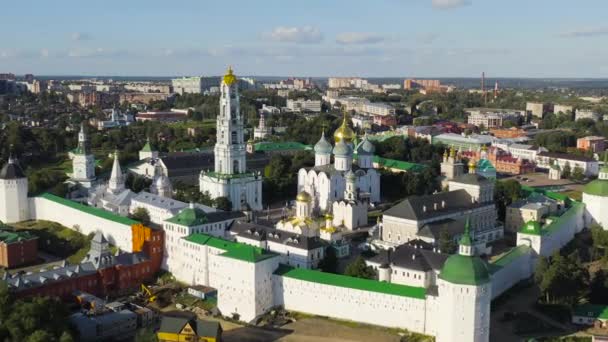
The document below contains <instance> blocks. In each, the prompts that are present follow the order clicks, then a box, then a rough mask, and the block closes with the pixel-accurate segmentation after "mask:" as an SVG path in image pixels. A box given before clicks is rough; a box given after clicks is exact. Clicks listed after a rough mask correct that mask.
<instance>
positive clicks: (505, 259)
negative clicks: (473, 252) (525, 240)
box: [491, 245, 532, 268]
mask: <svg viewBox="0 0 608 342" xmlns="http://www.w3.org/2000/svg"><path fill="white" fill-rule="evenodd" d="M531 250H532V248H530V246H526V245H519V246H517V247H514V248H511V249H510V250H509V251H508V252H506V253H504V254H503V255H501V256H500V257H498V258H497V259H495V260H494V261H493V262H492V263H491V265H492V266H498V267H500V268H502V267H505V266H507V265H509V264H510V263H512V262H513V261H514V260H516V259H517V258H519V257H520V256H522V255H524V254H527V253H530V251H531Z"/></svg>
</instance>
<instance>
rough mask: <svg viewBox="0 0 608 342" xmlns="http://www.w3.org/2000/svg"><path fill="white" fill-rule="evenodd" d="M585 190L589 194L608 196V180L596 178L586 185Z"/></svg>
mask: <svg viewBox="0 0 608 342" xmlns="http://www.w3.org/2000/svg"><path fill="white" fill-rule="evenodd" d="M583 192H584V193H586V194H589V195H595V196H603V197H608V180H606V179H596V180H594V181H593V182H590V183H589V184H587V185H585V188H584V189H583Z"/></svg>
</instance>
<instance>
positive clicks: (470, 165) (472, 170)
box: [469, 159, 475, 172]
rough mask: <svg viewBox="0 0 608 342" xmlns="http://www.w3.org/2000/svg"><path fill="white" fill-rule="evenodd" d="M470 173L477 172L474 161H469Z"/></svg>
mask: <svg viewBox="0 0 608 342" xmlns="http://www.w3.org/2000/svg"><path fill="white" fill-rule="evenodd" d="M469 172H475V162H474V161H473V159H471V161H469Z"/></svg>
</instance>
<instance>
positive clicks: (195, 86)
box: [171, 76, 204, 95]
mask: <svg viewBox="0 0 608 342" xmlns="http://www.w3.org/2000/svg"><path fill="white" fill-rule="evenodd" d="M171 85H172V86H173V91H174V92H176V93H178V94H180V95H183V94H201V93H202V92H203V91H204V89H203V78H202V77H200V76H195V77H181V78H174V79H172V80H171Z"/></svg>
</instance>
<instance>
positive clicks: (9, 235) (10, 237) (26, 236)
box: [0, 230, 37, 245]
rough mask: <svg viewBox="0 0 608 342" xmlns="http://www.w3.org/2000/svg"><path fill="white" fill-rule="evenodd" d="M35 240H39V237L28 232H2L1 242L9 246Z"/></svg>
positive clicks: (0, 235)
mask: <svg viewBox="0 0 608 342" xmlns="http://www.w3.org/2000/svg"><path fill="white" fill-rule="evenodd" d="M33 239H37V237H36V236H33V235H31V234H30V233H28V232H13V231H8V230H0V242H4V243H6V244H7V245H8V244H11V243H15V242H19V241H27V240H33Z"/></svg>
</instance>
